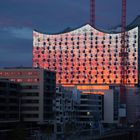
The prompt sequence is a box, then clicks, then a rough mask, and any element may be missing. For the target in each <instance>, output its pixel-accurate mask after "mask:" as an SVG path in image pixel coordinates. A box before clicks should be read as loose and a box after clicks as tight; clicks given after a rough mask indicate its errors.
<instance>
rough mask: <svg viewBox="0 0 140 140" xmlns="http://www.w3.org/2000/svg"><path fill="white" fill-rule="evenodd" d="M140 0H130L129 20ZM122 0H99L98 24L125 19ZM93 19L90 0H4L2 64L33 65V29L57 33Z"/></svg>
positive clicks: (137, 11) (1, 13) (0, 4)
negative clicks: (122, 14)
mask: <svg viewBox="0 0 140 140" xmlns="http://www.w3.org/2000/svg"><path fill="white" fill-rule="evenodd" d="M139 14H140V0H127V24H129V23H131V21H132V20H134V19H135V17H136V16H137V15H139ZM120 19H121V0H96V27H97V28H100V29H105V30H107V29H109V28H111V27H114V26H116V25H119V24H120V22H121V20H120ZM88 21H89V0H0V67H7V66H21V65H22V66H31V65H32V31H33V29H36V30H39V31H42V32H49V33H55V32H59V31H62V30H63V29H65V28H67V27H72V28H75V27H78V26H81V25H82V24H85V23H87V22H88Z"/></svg>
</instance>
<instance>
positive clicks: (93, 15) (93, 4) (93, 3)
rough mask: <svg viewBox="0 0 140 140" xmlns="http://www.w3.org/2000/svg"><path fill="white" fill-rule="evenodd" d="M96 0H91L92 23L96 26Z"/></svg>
mask: <svg viewBox="0 0 140 140" xmlns="http://www.w3.org/2000/svg"><path fill="white" fill-rule="evenodd" d="M95 18H96V17H95V0H90V25H92V26H93V27H95Z"/></svg>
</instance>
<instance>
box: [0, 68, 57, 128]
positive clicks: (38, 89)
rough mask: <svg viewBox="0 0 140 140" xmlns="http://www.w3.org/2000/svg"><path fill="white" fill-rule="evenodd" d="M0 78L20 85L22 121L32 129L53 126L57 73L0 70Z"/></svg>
mask: <svg viewBox="0 0 140 140" xmlns="http://www.w3.org/2000/svg"><path fill="white" fill-rule="evenodd" d="M0 78H5V79H9V80H10V81H12V82H16V83H19V84H20V86H21V90H20V96H21V98H20V104H21V105H20V108H21V109H20V111H21V119H22V121H24V122H27V123H28V124H31V125H32V127H34V126H36V125H42V124H48V123H49V124H52V123H53V120H54V117H55V116H54V115H55V112H54V110H53V99H54V97H55V80H56V79H55V72H51V71H47V70H44V69H35V68H23V67H19V68H5V69H0Z"/></svg>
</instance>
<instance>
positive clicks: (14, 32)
mask: <svg viewBox="0 0 140 140" xmlns="http://www.w3.org/2000/svg"><path fill="white" fill-rule="evenodd" d="M3 31H5V32H7V33H8V34H10V35H11V36H13V37H15V38H21V39H32V29H30V28H27V27H22V28H16V27H8V28H3Z"/></svg>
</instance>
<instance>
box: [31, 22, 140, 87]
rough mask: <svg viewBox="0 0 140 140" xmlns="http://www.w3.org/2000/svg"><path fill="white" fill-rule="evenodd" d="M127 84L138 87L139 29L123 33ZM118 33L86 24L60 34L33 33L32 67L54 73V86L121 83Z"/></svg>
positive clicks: (119, 36)
mask: <svg viewBox="0 0 140 140" xmlns="http://www.w3.org/2000/svg"><path fill="white" fill-rule="evenodd" d="M126 47H127V52H128V63H127V64H126V66H127V73H128V75H129V76H127V83H128V84H131V85H135V84H138V27H135V28H133V29H130V30H128V31H127V32H126ZM120 54H121V33H106V32H102V31H99V30H97V29H95V28H93V27H92V26H90V25H89V24H87V25H85V26H82V27H80V28H78V29H75V30H73V31H69V32H66V33H60V34H43V33H40V32H37V31H34V32H33V67H40V68H45V69H49V70H54V71H56V81H57V84H62V85H75V84H120V83H121V76H122V75H121V67H122V65H123V64H122V63H121V55H120Z"/></svg>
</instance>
